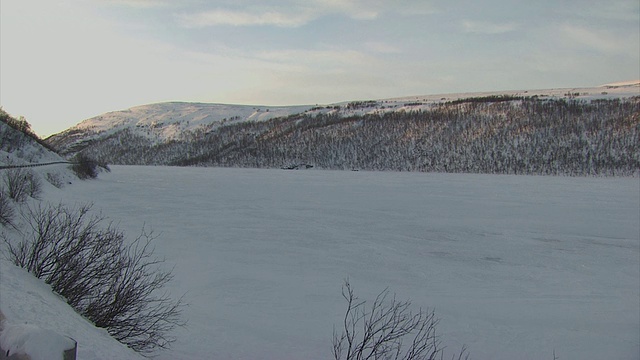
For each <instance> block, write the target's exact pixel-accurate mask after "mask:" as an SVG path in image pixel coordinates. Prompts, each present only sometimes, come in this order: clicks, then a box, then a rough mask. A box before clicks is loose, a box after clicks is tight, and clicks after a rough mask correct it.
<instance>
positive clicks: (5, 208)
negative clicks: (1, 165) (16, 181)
mask: <svg viewBox="0 0 640 360" xmlns="http://www.w3.org/2000/svg"><path fill="white" fill-rule="evenodd" d="M14 216H15V211H14V209H13V206H12V204H11V199H10V198H9V196H7V194H5V192H4V188H3V187H0V225H3V226H7V225H11V224H12V223H13V217H14Z"/></svg>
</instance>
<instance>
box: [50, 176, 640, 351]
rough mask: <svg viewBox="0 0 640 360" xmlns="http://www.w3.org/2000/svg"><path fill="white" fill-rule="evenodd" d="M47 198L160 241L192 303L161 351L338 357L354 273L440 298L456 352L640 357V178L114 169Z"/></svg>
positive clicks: (403, 294)
mask: <svg viewBox="0 0 640 360" xmlns="http://www.w3.org/2000/svg"><path fill="white" fill-rule="evenodd" d="M45 198H46V200H47V201H52V202H58V201H64V202H69V203H76V202H93V203H95V209H100V210H102V212H103V214H104V215H107V216H108V217H109V218H110V219H112V220H114V221H116V222H117V223H119V226H120V227H121V228H122V229H124V230H125V231H126V232H127V234H128V235H129V237H131V238H134V237H135V236H136V235H137V234H139V232H140V229H141V228H142V227H143V225H145V226H147V227H148V228H152V229H153V230H154V231H155V232H156V233H157V234H158V235H159V237H158V239H157V240H156V253H157V254H158V255H161V256H164V257H166V259H167V263H166V265H167V267H172V266H175V270H174V274H175V276H176V277H175V281H174V282H173V283H172V285H171V289H170V290H171V292H172V294H174V295H175V296H176V297H177V296H180V295H182V294H185V300H186V302H188V303H189V306H188V307H187V308H185V311H184V315H185V317H186V319H187V320H188V322H189V324H188V326H187V327H186V328H180V329H178V330H176V335H177V338H178V340H177V342H176V343H175V344H174V346H173V349H172V350H170V351H166V352H162V353H160V354H159V356H158V358H159V359H328V358H331V350H332V348H331V337H332V332H333V327H334V325H336V326H339V324H340V321H341V318H342V316H343V314H344V310H345V301H344V299H343V298H342V297H341V286H342V284H343V281H344V279H345V278H347V277H348V278H349V279H350V282H351V284H352V285H353V287H354V289H355V291H356V294H357V295H358V296H359V297H360V298H361V299H372V298H373V297H374V296H375V295H376V294H378V293H379V292H380V291H381V290H383V289H384V288H385V287H389V289H390V290H391V291H392V292H395V293H396V294H397V297H398V298H399V299H411V301H412V303H413V305H414V306H415V307H416V309H417V308H418V307H423V308H435V311H436V316H437V317H439V318H440V319H441V322H440V324H439V326H438V330H439V332H440V335H441V336H442V340H443V343H444V345H446V346H447V351H448V352H449V353H451V352H453V351H456V350H459V349H460V347H461V346H462V345H463V344H466V345H467V346H468V348H469V352H470V354H471V358H473V359H553V352H554V351H555V354H556V356H557V357H558V358H559V359H561V360H567V359H638V358H640V239H639V236H640V225H639V222H640V220H639V217H640V184H639V180H638V178H564V177H523V176H490V175H449V174H424V173H392V172H337V171H320V170H307V171H284V170H257V169H220V168H170V167H125V166H113V167H112V172H111V173H104V174H101V175H100V179H99V180H96V181H84V182H78V181H77V182H75V183H74V184H73V185H68V186H66V187H65V188H63V189H62V190H55V189H52V190H48V191H47V193H46V195H45ZM77 340H79V349H80V350H82V346H83V344H82V340H81V339H77ZM80 353H82V352H80Z"/></svg>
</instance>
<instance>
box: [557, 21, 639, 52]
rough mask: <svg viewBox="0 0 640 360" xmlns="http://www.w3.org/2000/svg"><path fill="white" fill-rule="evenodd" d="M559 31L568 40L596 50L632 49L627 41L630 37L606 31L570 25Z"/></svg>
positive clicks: (616, 50)
mask: <svg viewBox="0 0 640 360" xmlns="http://www.w3.org/2000/svg"><path fill="white" fill-rule="evenodd" d="M561 31H562V34H563V35H564V37H565V38H566V39H567V41H568V42H570V43H573V44H580V45H582V46H585V47H587V48H589V49H591V50H595V51H598V52H603V53H611V52H614V53H624V52H627V51H629V50H630V49H633V46H631V44H633V43H632V42H630V41H629V40H630V39H627V38H626V37H620V36H615V35H614V34H611V33H608V32H606V31H594V30H591V29H588V28H585V27H581V26H572V25H564V26H562V27H561ZM636 41H637V39H636ZM636 44H637V42H636ZM636 49H637V46H636Z"/></svg>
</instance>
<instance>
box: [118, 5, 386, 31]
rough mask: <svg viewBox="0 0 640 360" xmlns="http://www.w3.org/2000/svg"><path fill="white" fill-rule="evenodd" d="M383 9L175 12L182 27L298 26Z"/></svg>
mask: <svg viewBox="0 0 640 360" xmlns="http://www.w3.org/2000/svg"><path fill="white" fill-rule="evenodd" d="M117 1H136V0H117ZM137 1H144V0H137ZM384 11H385V9H384V7H382V6H380V5H376V4H375V3H368V2H363V1H359V0H351V1H344V0H343V1H336V0H313V1H309V2H306V3H304V4H299V3H286V2H283V3H279V4H277V3H276V4H271V5H270V6H260V7H255V6H251V7H249V6H247V7H244V8H240V9H234V10H231V9H228V8H224V7H221V8H217V9H211V10H203V11H198V12H191V13H183V14H181V15H179V20H180V23H181V24H182V25H183V26H184V27H191V28H196V27H208V26H219V25H228V26H276V27H300V26H304V25H306V24H308V23H309V22H311V21H314V20H316V19H318V18H321V17H323V16H326V15H330V14H338V15H342V16H345V17H348V18H351V19H354V20H364V21H366V20H375V19H377V18H379V17H380V16H381V13H382V12H384Z"/></svg>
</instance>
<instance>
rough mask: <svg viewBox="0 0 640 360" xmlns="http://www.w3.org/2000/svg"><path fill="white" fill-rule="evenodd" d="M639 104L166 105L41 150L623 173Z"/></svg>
mask: <svg viewBox="0 0 640 360" xmlns="http://www.w3.org/2000/svg"><path fill="white" fill-rule="evenodd" d="M639 95H640V82H630V83H625V84H618V85H605V86H600V87H592V88H561V89H547V90H520V91H502V92H478V93H461V94H444V95H429V96H409V97H400V98H393V99H382V100H363V101H351V102H341V103H336V104H330V105H314V106H311V105H300V106H289V107H287V106H284V107H283V106H274V107H270V106H258V105H228V104H209V103H188V102H169V103H158V104H148V105H141V106H137V107H133V108H130V109H126V110H121V111H116V112H110V113H107V114H103V115H100V116H97V117H94V118H91V119H87V120H85V121H83V122H81V123H80V124H78V125H76V126H75V127H72V128H70V129H68V130H67V131H65V132H62V133H60V134H56V135H54V136H52V137H49V138H47V142H48V143H49V144H50V145H52V146H53V147H55V148H57V149H58V150H59V151H60V152H61V153H62V154H63V155H66V156H73V155H75V154H77V153H78V152H86V153H87V154H88V155H90V156H93V157H96V158H97V159H98V160H99V161H101V162H106V163H112V164H136V165H200V166H235V167H238V166H239V167H291V165H294V166H293V167H294V168H295V164H312V165H315V166H320V167H321V168H327V169H370V170H402V171H439V172H467V171H470V172H491V173H496V172H497V173H505V172H506V173H525V174H529V173H531V174H574V175H577V174H602V172H603V171H604V172H605V173H610V174H616V173H620V169H618V168H620V166H622V167H623V168H624V169H625V170H623V171H622V172H623V173H626V174H630V173H634V171H632V170H630V169H633V168H634V166H635V162H637V161H635V162H634V160H633V159H634V156H635V157H636V158H638V156H637V155H638V154H637V153H638V152H640V151H638V150H637V149H636V147H637V146H635V145H634V141H632V140H633V139H634V136H636V133H637V132H638V127H637V124H638V123H639V122H640V116H638V113H639V112H640V111H639V110H638V106H639V105H638V104H639V103H640V96H639ZM541 117H542V118H541ZM552 120H553V121H552ZM554 136H555V138H554ZM606 137H610V139H607V138H606ZM559 139H562V140H561V141H560V140H559ZM612 141H613V142H614V143H615V144H616V146H618V147H619V149H618V150H615V153H613V152H612V151H613V150H611V145H610V144H611V143H612ZM629 144H631V145H629ZM629 146H630V147H629ZM542 148H544V149H545V150H544V151H542V150H540V149H542ZM567 148H570V149H571V151H569V152H568V151H567ZM543 152H544V154H543ZM570 152H571V153H570ZM618 153H622V154H625V155H624V158H625V159H624V160H620V159H617V158H615V156H617V155H615V154H618ZM557 154H561V155H557ZM612 154H614V155H615V156H613V157H611V156H610V155H612ZM557 156H563V157H570V158H571V159H572V160H563V161H562V165H558V161H557V159H556V157H557ZM536 157H538V158H536ZM540 157H541V158H542V160H541V159H539V158H540ZM595 158H597V159H599V160H597V161H596V160H594V159H595ZM604 158H607V159H609V158H611V159H609V160H605V159H604ZM443 159H446V160H443ZM523 159H524V160H523ZM541 161H544V162H546V163H540V162H541ZM594 161H595V162H594ZM532 162H537V163H539V164H537V165H535V166H532V165H531V164H532ZM570 162H574V163H576V164H573V165H572V164H570ZM609 162H611V164H614V163H615V164H616V165H612V166H614V167H617V170H616V169H613V168H611V167H610V166H609V165H606V164H609ZM478 163H481V164H482V165H477V164H478ZM586 163H589V164H588V165H587V164H586ZM596 163H597V164H596ZM505 164H506V165H505ZM514 164H519V165H517V166H516V167H514V166H515V165H514ZM621 164H624V165H621ZM605 165H606V166H605ZM567 167H569V168H571V169H568V168H567ZM516 168H517V169H516Z"/></svg>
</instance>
